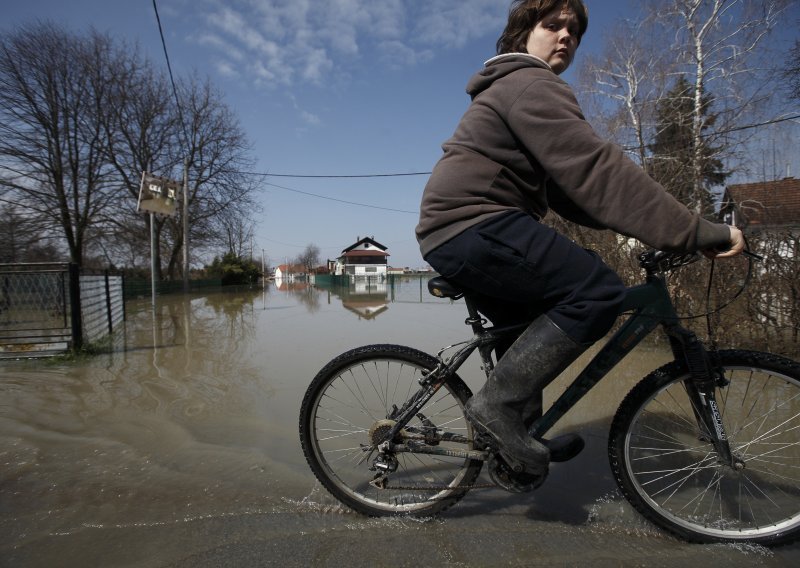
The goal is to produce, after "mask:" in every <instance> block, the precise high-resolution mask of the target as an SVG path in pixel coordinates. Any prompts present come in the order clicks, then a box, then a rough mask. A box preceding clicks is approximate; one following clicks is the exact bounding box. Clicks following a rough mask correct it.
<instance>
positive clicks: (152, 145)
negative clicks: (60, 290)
mask: <svg viewBox="0 0 800 568" xmlns="http://www.w3.org/2000/svg"><path fill="white" fill-rule="evenodd" d="M178 85H179V88H178V93H177V95H178V99H179V100H178V101H176V100H175V93H173V91H172V89H171V85H170V84H169V83H168V81H167V80H166V78H165V76H164V74H163V73H161V72H158V71H157V70H155V69H154V68H153V66H152V65H150V64H149V62H147V61H146V60H143V59H142V57H141V56H140V55H139V53H138V50H137V49H135V48H131V47H130V46H127V45H125V44H121V43H117V42H115V41H114V40H112V39H111V38H110V37H109V36H107V35H102V34H99V33H97V32H94V31H90V32H89V33H88V34H86V35H83V36H81V35H74V34H71V33H68V32H65V31H63V30H62V29H60V28H59V27H58V26H56V25H54V24H51V23H43V24H36V25H31V26H27V27H23V28H19V29H18V30H16V31H14V32H11V33H9V34H7V35H3V36H0V187H3V188H4V189H5V191H3V193H2V197H0V200H3V201H6V202H10V203H16V204H18V205H19V206H20V207H24V209H25V215H24V218H26V219H30V220H35V221H36V222H37V223H39V224H40V225H41V224H44V226H45V228H50V229H58V231H59V232H60V233H61V234H62V235H63V236H64V240H65V241H66V243H67V246H68V249H69V252H70V257H71V259H72V260H73V261H75V262H79V263H82V262H84V261H86V260H87V258H89V257H93V258H100V257H104V258H105V260H106V261H108V262H116V263H124V264H126V265H129V264H128V263H129V262H131V263H132V265H133V266H137V265H142V264H144V263H142V262H141V259H142V258H147V256H148V255H149V247H148V246H147V244H148V243H149V237H150V227H149V223H150V217H149V216H139V215H137V214H136V213H135V209H136V202H137V198H138V193H139V185H140V180H141V175H142V172H143V171H147V172H151V173H154V174H157V175H161V176H163V177H169V178H172V179H178V180H180V179H182V178H183V164H184V160H187V159H188V163H189V180H190V186H189V192H188V193H189V195H188V200H189V217H190V218H189V227H190V231H191V241H192V243H193V247H194V248H195V249H196V250H198V251H203V250H204V249H206V248H210V247H215V246H218V245H219V243H220V240H219V236H220V235H221V234H225V233H226V232H229V231H230V229H231V227H232V226H231V225H230V224H229V220H230V219H231V218H234V217H238V218H239V219H240V220H241V221H242V227H248V226H249V227H250V228H249V229H248V230H251V231H252V226H253V217H252V215H253V213H254V212H256V211H258V206H257V202H256V200H255V197H254V191H255V189H257V187H258V185H257V183H256V179H257V178H255V177H254V176H252V175H250V174H247V173H246V172H247V171H249V170H250V169H252V165H253V163H252V159H251V158H250V154H249V152H250V148H249V143H248V141H247V139H246V137H245V134H244V132H243V130H242V128H241V126H240V125H239V123H238V120H237V119H236V117H235V116H234V114H233V113H232V112H231V110H230V109H229V108H228V106H227V105H226V104H225V103H224V101H223V99H222V96H221V94H220V93H219V92H217V91H216V90H215V89H214V88H213V87H212V86H211V84H210V83H209V82H208V81H205V82H201V81H198V80H197V79H196V78H190V79H189V80H185V81H179V83H178ZM154 231H155V233H156V239H157V242H158V244H159V246H158V247H157V248H156V252H157V255H158V258H157V259H156V270H157V271H158V274H157V277H158V278H159V279H161V276H162V274H161V271H162V268H161V267H162V264H164V263H162V261H161V257H162V255H163V256H164V257H165V258H166V266H167V274H168V275H169V277H170V278H174V277H175V276H176V274H177V273H178V271H179V267H180V266H181V264H182V263H181V262H180V259H181V257H182V247H183V244H184V236H183V223H182V219H181V218H176V219H163V218H156V220H155V226H154ZM240 236H241V235H240ZM89 245H91V249H92V250H91V254H90V255H89V256H88V257H87V248H88V247H89ZM98 255H101V256H98ZM129 266H130V265H129Z"/></svg>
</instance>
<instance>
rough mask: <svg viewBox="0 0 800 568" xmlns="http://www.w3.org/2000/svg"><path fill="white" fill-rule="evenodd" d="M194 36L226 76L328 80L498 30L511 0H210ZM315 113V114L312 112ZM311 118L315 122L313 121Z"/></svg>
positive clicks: (408, 61) (275, 81)
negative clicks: (372, 62)
mask: <svg viewBox="0 0 800 568" xmlns="http://www.w3.org/2000/svg"><path fill="white" fill-rule="evenodd" d="M193 6H194V8H193V9H192V10H191V11H190V13H193V14H196V15H197V16H198V17H199V18H200V20H201V24H200V25H199V26H198V27H199V28H200V29H199V30H198V32H197V33H196V34H195V35H194V40H195V41H196V42H197V43H199V44H201V45H203V46H206V47H208V48H211V49H212V50H213V51H214V52H215V53H214V59H213V60H214V61H215V65H216V67H217V69H219V70H220V72H222V73H224V74H225V75H226V76H233V75H236V74H238V75H239V76H240V77H250V78H251V80H253V81H254V82H255V83H256V84H257V85H260V86H264V87H270V86H272V87H274V86H277V85H282V86H296V85H297V84H302V83H310V84H327V83H329V82H330V81H332V80H333V78H335V77H341V76H343V75H350V74H357V73H358V71H359V69H360V68H361V67H363V60H364V59H365V58H373V59H377V60H379V61H380V62H381V64H383V65H386V66H388V67H390V68H394V69H397V68H400V69H402V68H408V67H413V66H415V65H418V64H419V63H421V62H425V61H429V60H431V59H432V58H434V57H435V55H436V52H437V50H442V49H457V48H459V47H463V46H464V45H465V44H466V42H468V41H469V40H471V39H474V38H476V37H480V36H482V35H485V34H487V33H490V34H492V35H495V34H497V30H498V29H499V28H500V27H501V26H502V24H503V22H504V20H505V16H506V13H507V9H508V2H507V1H506V0H503V1H500V0H227V1H225V0H204V2H203V3H202V4H201V3H197V4H196V5H193ZM311 116H313V115H311ZM309 124H313V121H310V122H309Z"/></svg>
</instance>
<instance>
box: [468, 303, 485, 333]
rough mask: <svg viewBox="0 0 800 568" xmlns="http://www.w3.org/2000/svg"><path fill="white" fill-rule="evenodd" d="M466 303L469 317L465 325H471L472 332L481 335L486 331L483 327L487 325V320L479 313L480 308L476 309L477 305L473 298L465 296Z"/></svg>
mask: <svg viewBox="0 0 800 568" xmlns="http://www.w3.org/2000/svg"><path fill="white" fill-rule="evenodd" d="M464 303H465V304H466V306H467V313H468V314H469V317H468V318H467V319H466V320H465V321H464V323H465V324H467V325H469V326H470V327H471V328H472V331H473V332H474V333H476V334H479V333H481V332H483V331H485V330H484V328H483V325H484V324H485V323H486V320H485V319H484V318H483V317H481V315H480V314H479V313H478V308H476V307H475V304H474V303H472V300H471V298H470V297H469V296H468V295H466V294H465V295H464Z"/></svg>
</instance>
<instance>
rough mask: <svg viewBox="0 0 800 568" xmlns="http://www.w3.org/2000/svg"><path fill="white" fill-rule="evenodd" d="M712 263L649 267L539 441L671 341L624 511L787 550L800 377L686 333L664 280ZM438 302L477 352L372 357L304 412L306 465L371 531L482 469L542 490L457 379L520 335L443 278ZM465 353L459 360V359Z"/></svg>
mask: <svg viewBox="0 0 800 568" xmlns="http://www.w3.org/2000/svg"><path fill="white" fill-rule="evenodd" d="M697 257H698V255H685V254H670V253H665V252H660V251H648V252H646V253H643V254H642V255H640V257H639V260H640V265H641V266H642V268H643V269H644V271H645V273H646V277H645V281H644V283H642V284H639V285H636V286H633V287H631V288H629V289H628V293H627V296H626V300H625V303H624V306H623V309H622V312H621V313H623V314H627V313H629V312H631V313H630V315H628V317H627V319H626V320H625V321H624V322H623V324H622V325H621V327H620V328H619V329H618V331H617V332H616V333H614V334H613V335H612V336H611V338H610V339H608V341H607V342H606V343H605V345H604V346H603V347H602V348H601V349H600V351H599V352H598V353H597V354H596V355H595V356H594V358H593V359H592V360H591V361H590V362H589V364H588V365H587V366H586V367H585V368H584V369H583V370H582V371H581V372H580V373H579V374H578V376H577V377H576V378H575V380H574V381H573V382H572V383H571V384H570V385H569V386H568V387H567V388H566V390H565V391H564V392H563V394H561V396H560V397H559V398H558V399H557V400H556V401H555V402H554V403H553V405H552V406H551V407H550V408H549V409H548V410H547V411H546V412H545V413H544V415H543V416H542V417H541V418H539V419H538V420H537V421H535V422H534V424H533V425H532V426H531V428H530V434H531V435H532V436H534V437H537V438H541V437H543V436H544V435H545V434H546V433H547V432H548V431H549V430H550V429H551V428H552V427H553V426H554V425H555V424H556V422H557V421H558V420H559V419H560V418H561V417H562V416H564V414H566V412H567V411H568V410H569V409H570V408H572V407H573V406H574V405H575V404H576V403H577V402H578V400H580V399H581V398H582V397H583V396H584V395H585V394H586V393H587V392H588V391H589V390H591V389H592V388H593V387H594V386H595V385H596V384H597V383H598V382H599V381H600V380H601V379H602V378H603V377H604V376H605V375H606V374H608V372H609V371H610V370H611V369H612V368H613V367H614V366H615V365H616V364H617V363H618V362H619V361H621V360H622V359H623V358H624V357H625V355H627V354H628V353H629V352H630V351H631V350H633V349H634V347H636V345H638V344H639V343H640V342H641V341H642V340H643V339H644V338H645V337H646V336H647V335H649V334H650V333H651V332H652V331H654V330H655V329H656V328H657V327H659V326H661V327H662V328H663V329H664V331H665V332H666V335H667V337H668V338H669V343H670V347H671V349H672V353H673V355H674V361H672V362H671V363H668V364H666V365H663V366H662V367H660V368H658V369H656V370H654V371H653V372H651V373H650V374H649V375H647V376H646V377H645V378H643V379H642V380H641V381H640V382H639V383H638V384H637V385H636V386H634V387H633V389H632V390H631V391H630V392H629V393H628V395H627V396H626V397H625V398H624V399H623V400H622V402H621V404H620V405H619V408H618V409H617V411H616V414H615V416H614V418H613V421H612V423H611V427H610V430H609V442H608V455H609V459H610V462H611V469H612V472H613V475H614V478H615V479H616V482H617V484H618V485H619V488H620V490H621V492H622V495H623V496H624V497H625V498H626V499H627V500H628V501H629V502H630V503H631V504H632V505H633V506H634V508H635V509H636V510H637V511H639V513H641V514H642V515H643V516H644V517H645V518H647V519H649V520H650V521H651V522H653V523H654V524H656V525H657V526H659V527H661V528H662V529H664V530H666V531H668V532H671V533H673V534H675V535H677V536H679V537H681V538H683V539H685V540H688V541H691V542H702V543H709V542H752V543H758V544H762V545H777V544H785V543H788V542H791V541H793V540H795V539H796V538H797V537H798V534H799V533H800V364H798V363H797V362H795V361H793V360H791V359H787V358H784V357H780V356H776V355H772V354H768V353H764V352H758V351H749V350H717V349H716V348H713V349H707V348H706V347H705V346H704V345H703V343H701V341H700V340H699V339H698V338H697V336H696V335H695V334H694V333H693V332H691V331H689V330H687V329H685V328H684V327H682V326H681V325H679V318H678V316H677V313H676V310H675V307H674V304H673V302H672V299H671V297H670V294H669V291H668V288H667V283H666V275H667V273H668V272H670V271H671V270H674V269H676V268H678V267H680V266H684V265H686V264H689V263H691V262H694V260H696V258H697ZM428 288H429V291H430V292H431V293H432V294H434V295H435V296H437V297H441V298H450V299H458V298H461V297H463V298H464V300H465V304H466V307H467V311H468V314H469V317H468V318H467V320H466V322H465V323H466V324H467V325H469V326H470V327H471V328H472V331H473V337H472V339H470V340H468V341H465V342H462V343H457V344H454V345H450V346H447V347H444V348H443V349H441V350H440V351H439V352H438V354H437V356H436V357H432V356H431V355H428V354H426V353H424V352H422V351H419V350H416V349H412V348H409V347H403V346H398V345H368V346H364V347H359V348H356V349H353V350H350V351H348V352H346V353H343V354H342V355H339V356H338V357H336V358H334V359H333V360H332V361H330V362H329V363H328V364H327V365H325V366H324V368H323V369H322V370H320V371H319V373H318V374H317V375H316V377H315V378H314V379H313V381H312V382H311V384H310V386H309V387H308V390H307V391H306V393H305V396H304V398H303V402H302V406H301V412H300V437H301V444H302V448H303V452H304V454H305V456H306V459H307V461H308V463H309V465H310V467H311V469H312V471H313V472H314V474H315V476H316V477H317V479H319V481H320V482H321V483H322V485H323V486H324V487H325V488H326V489H327V490H328V491H329V492H330V493H331V494H332V495H333V496H334V497H336V498H337V499H338V500H339V501H341V502H342V503H344V504H345V505H347V506H349V507H350V508H352V509H354V510H355V511H358V512H360V513H363V514H366V515H370V516H387V515H412V516H418V517H427V516H432V515H435V514H437V513H441V512H442V511H444V510H445V509H447V508H448V507H450V506H452V505H453V504H455V503H456V502H457V501H459V500H460V499H461V498H462V497H464V495H465V494H466V493H467V492H468V491H469V490H470V489H474V488H476V487H484V486H485V485H477V484H476V483H475V482H476V479H477V478H478V475H479V473H480V471H481V468H482V466H483V464H484V462H487V463H488V467H489V475H490V478H491V480H492V481H493V482H494V484H497V485H500V486H501V487H503V488H504V489H507V490H510V491H526V490H530V489H531V488H533V487H535V486H536V485H538V483H539V482H541V480H538V481H537V480H535V479H530V477H529V476H526V474H524V473H522V474H519V473H518V472H515V471H513V469H512V468H511V467H509V465H508V464H506V463H505V462H503V460H502V458H500V457H499V456H498V455H497V454H496V451H495V450H496V448H492V447H491V446H490V445H487V444H486V443H485V441H484V440H483V439H481V437H480V436H478V437H476V435H475V433H474V431H473V428H472V425H471V424H470V423H469V421H468V420H467V419H466V417H465V415H464V404H465V403H466V401H467V399H468V398H469V397H470V396H471V394H472V393H471V392H470V389H469V388H468V387H467V385H466V384H465V383H464V381H463V380H462V379H461V378H460V377H459V376H458V374H457V371H458V369H459V367H460V366H461V365H462V364H463V363H464V362H465V361H466V359H467V358H468V357H469V356H470V355H471V354H472V353H473V352H475V351H476V350H477V351H478V352H479V354H480V358H481V361H482V365H483V369H484V371H485V373H486V374H487V376H488V374H489V373H490V372H491V370H492V368H493V362H492V355H491V353H492V349H493V347H494V345H495V343H496V342H497V341H498V340H499V339H500V338H502V337H504V336H505V334H509V333H517V334H518V333H520V331H521V329H520V327H522V328H524V326H515V327H507V328H493V327H487V326H486V323H487V322H486V320H484V319H482V318H481V316H480V314H479V313H478V311H477V310H476V308H475V306H474V305H473V303H472V302H471V300H470V297H469V295H468V294H467V295H465V294H464V292H463V291H462V290H460V289H458V288H456V287H454V286H453V285H452V284H451V283H449V282H447V280H445V279H444V278H442V277H436V278H433V279H431V280H430V281H429V283H428ZM451 350H455V352H454V353H452V355H450V356H449V357H446V358H445V357H444V355H443V354H444V353H445V352H450V351H451Z"/></svg>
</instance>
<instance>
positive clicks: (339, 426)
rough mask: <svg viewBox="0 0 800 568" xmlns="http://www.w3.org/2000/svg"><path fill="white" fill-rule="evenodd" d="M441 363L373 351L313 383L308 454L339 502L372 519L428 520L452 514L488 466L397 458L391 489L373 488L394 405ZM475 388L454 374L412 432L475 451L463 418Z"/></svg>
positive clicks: (307, 410)
mask: <svg viewBox="0 0 800 568" xmlns="http://www.w3.org/2000/svg"><path fill="white" fill-rule="evenodd" d="M436 364H437V360H436V359H434V358H433V357H431V356H430V355H427V354H425V353H423V352H421V351H417V350H415V349H410V348H408V347H402V346H398V345H369V346H365V347H360V348H357V349H354V350H352V351H348V352H347V353H344V354H342V355H340V356H339V357H337V358H335V359H334V360H333V361H331V362H330V363H328V364H327V365H326V366H325V367H324V368H323V369H322V370H321V371H320V372H319V373H318V374H317V376H316V377H315V378H314V380H313V381H312V382H311V385H310V386H309V387H308V390H307V391H306V394H305V397H304V398H303V404H302V407H301V410H300V440H301V443H302V446H303V453H304V454H305V456H306V460H307V461H308V463H309V465H310V466H311V469H312V470H313V472H314V474H315V475H316V477H317V479H319V481H320V482H321V483H322V484H323V485H324V486H325V488H326V489H327V490H328V491H329V492H330V493H331V494H332V495H333V496H334V497H336V498H337V499H339V500H340V501H341V502H342V503H344V504H345V505H348V506H349V507H351V508H352V509H354V510H356V511H358V512H360V513H363V514H366V515H371V516H386V515H413V516H430V515H434V514H436V513H439V512H441V511H443V510H444V509H446V508H448V507H450V506H451V505H453V504H454V503H456V501H458V500H459V499H460V498H461V497H463V496H464V494H465V493H466V492H467V490H468V489H469V486H470V485H472V484H473V483H474V481H475V479H476V478H477V477H478V475H479V473H480V469H481V466H482V465H483V462H482V461H480V460H474V459H465V458H463V457H461V458H459V457H450V456H445V455H429V454H421V453H398V454H396V455H395V456H394V457H395V459H396V460H397V462H398V463H397V465H398V468H397V470H396V471H395V472H394V473H391V474H390V476H389V484H388V486H387V487H386V488H377V487H374V486H373V485H370V481H372V480H373V478H374V477H375V475H376V473H375V472H374V471H370V470H369V468H370V466H372V462H373V458H374V457H375V454H376V452H375V453H370V452H367V451H365V450H364V448H365V447H369V446H370V445H371V439H374V438H375V436H374V433H375V431H376V429H380V428H387V425H388V427H391V424H393V422H392V420H391V417H392V412H393V405H396V407H402V405H403V404H404V403H405V402H406V400H408V399H409V398H410V397H411V396H412V395H413V394H414V393H415V392H416V391H417V390H418V389H419V388H420V385H419V380H420V379H421V378H422V377H423V376H424V374H426V373H427V372H429V371H430V370H432V369H433V368H434V367H435V366H436ZM470 396H471V392H470V390H469V388H468V387H467V386H466V385H465V384H464V382H463V381H462V380H461V379H460V378H459V377H458V376H456V375H453V376H451V377H450V378H449V379H448V380H447V382H446V383H445V384H444V386H443V387H442V388H441V389H440V390H439V391H438V392H437V393H436V394H435V395H434V396H433V397H432V398H431V399H430V400H429V401H428V403H427V404H426V405H425V406H424V407H423V408H422V410H421V412H420V414H418V415H417V416H416V417H415V418H414V419H413V420H412V421H411V422H410V423H409V424H408V426H407V429H408V430H410V431H416V432H420V431H423V430H425V429H426V428H427V429H428V431H430V428H431V427H432V426H435V427H436V429H438V430H439V431H442V430H445V431H447V432H449V433H451V434H456V435H457V438H458V439H459V440H460V441H458V440H457V441H445V440H441V441H438V442H437V444H436V445H437V446H438V448H440V449H447V448H452V449H454V450H465V449H472V442H471V440H472V428H471V426H470V425H469V423H468V422H467V420H466V418H465V416H464V403H465V402H466V401H467V399H468V398H469V397H470Z"/></svg>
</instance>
